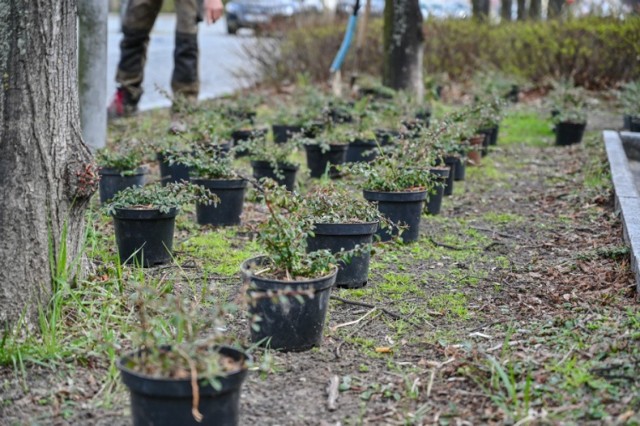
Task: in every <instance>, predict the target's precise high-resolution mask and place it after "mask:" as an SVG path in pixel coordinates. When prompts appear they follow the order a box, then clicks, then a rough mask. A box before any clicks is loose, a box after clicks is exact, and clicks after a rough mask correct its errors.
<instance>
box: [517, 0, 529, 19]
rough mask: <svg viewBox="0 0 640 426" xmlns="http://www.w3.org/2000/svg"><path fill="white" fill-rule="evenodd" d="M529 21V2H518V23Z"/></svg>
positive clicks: (520, 0)
mask: <svg viewBox="0 0 640 426" xmlns="http://www.w3.org/2000/svg"><path fill="white" fill-rule="evenodd" d="M525 19H527V2H526V0H518V21H524V20H525Z"/></svg>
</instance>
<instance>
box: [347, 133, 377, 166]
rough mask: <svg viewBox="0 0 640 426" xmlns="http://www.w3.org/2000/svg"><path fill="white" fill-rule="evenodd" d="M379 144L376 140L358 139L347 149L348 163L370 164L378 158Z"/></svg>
mask: <svg viewBox="0 0 640 426" xmlns="http://www.w3.org/2000/svg"><path fill="white" fill-rule="evenodd" d="M377 148H378V144H377V143H376V141H375V140H362V139H356V140H355V141H353V142H351V143H350V144H349V147H348V149H347V160H346V161H347V163H360V162H366V163H369V162H371V161H373V160H375V158H376V157H377V156H378V149H377Z"/></svg>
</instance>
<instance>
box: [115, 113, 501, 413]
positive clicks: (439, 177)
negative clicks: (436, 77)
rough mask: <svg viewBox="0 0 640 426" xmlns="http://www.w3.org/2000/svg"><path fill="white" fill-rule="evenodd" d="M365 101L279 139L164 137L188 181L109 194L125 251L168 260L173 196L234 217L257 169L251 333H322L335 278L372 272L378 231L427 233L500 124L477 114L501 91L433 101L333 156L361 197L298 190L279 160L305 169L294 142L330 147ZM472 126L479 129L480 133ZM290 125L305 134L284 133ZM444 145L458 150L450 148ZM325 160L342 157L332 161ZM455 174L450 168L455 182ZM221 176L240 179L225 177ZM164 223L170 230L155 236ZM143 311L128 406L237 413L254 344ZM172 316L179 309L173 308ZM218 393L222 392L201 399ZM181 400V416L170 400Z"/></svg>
mask: <svg viewBox="0 0 640 426" xmlns="http://www.w3.org/2000/svg"><path fill="white" fill-rule="evenodd" d="M362 105H367V106H366V107H362ZM359 108H362V109H361V110H360V111H368V110H369V109H370V108H371V105H370V104H368V101H367V102H364V101H363V102H362V104H357V103H354V105H353V106H351V108H348V107H346V108H344V107H343V108H341V109H336V110H335V111H334V113H333V115H335V116H336V117H339V119H338V120H332V121H331V123H329V122H327V121H323V122H321V124H322V125H323V126H324V129H323V130H322V132H318V131H317V130H316V131H315V133H313V134H312V133H311V132H306V131H305V130H306V129H308V128H309V127H305V126H302V128H301V129H302V131H291V132H290V134H287V138H286V139H287V140H286V141H282V142H281V143H278V142H277V141H276V140H273V139H270V140H269V139H267V138H266V137H265V135H264V134H256V132H252V134H251V135H250V136H249V137H248V138H246V140H244V141H240V142H239V143H238V145H237V148H229V150H221V149H219V145H220V144H219V143H216V144H213V147H212V144H211V143H208V144H198V145H197V146H192V145H189V146H188V148H187V149H177V150H173V151H171V152H170V151H165V152H164V153H163V154H164V156H163V158H162V160H164V161H166V162H167V163H168V164H169V165H173V164H180V165H182V166H184V167H185V168H186V169H187V170H188V172H189V176H190V178H191V179H190V182H186V180H185V181H183V182H181V183H165V184H164V185H162V184H152V185H147V186H133V187H130V188H127V189H124V190H121V191H119V192H117V193H115V194H112V195H111V196H110V197H105V198H104V201H105V203H106V207H105V208H106V209H107V212H108V213H109V214H111V215H112V216H113V218H114V225H115V228H116V232H117V233H119V232H120V231H123V230H124V231H123V232H122V233H121V235H120V236H119V237H118V234H117V236H116V240H117V243H118V248H119V254H120V258H121V260H122V261H123V262H137V263H139V264H141V265H145V266H151V265H154V264H157V263H162V262H166V261H169V259H170V257H171V247H172V241H173V238H172V236H171V238H170V239H169V238H168V235H169V233H171V234H172V233H173V220H175V214H176V213H177V209H178V208H179V207H180V206H183V205H186V204H192V203H196V204H197V207H196V209H197V212H198V220H199V221H200V219H201V216H203V217H204V216H205V212H206V211H207V210H209V211H210V212H211V214H212V215H213V216H214V217H216V218H220V217H222V216H225V215H227V213H228V215H229V217H231V216H232V217H233V220H226V219H225V220H221V221H220V222H213V223H215V224H219V225H228V224H236V223H238V221H239V211H241V210H242V208H241V207H240V208H239V210H238V209H237V208H235V207H232V205H238V204H239V205H240V206H241V204H242V203H241V202H239V201H238V200H242V199H243V198H244V191H245V189H246V186H247V181H251V182H252V183H253V185H254V186H255V188H256V191H257V193H258V194H259V199H260V201H261V202H263V203H264V205H265V206H266V207H267V209H268V211H269V215H268V219H267V220H266V221H265V222H264V223H263V224H262V225H261V227H260V229H259V232H258V233H257V234H256V235H257V240H258V242H259V243H260V245H261V246H262V248H263V250H264V255H263V256H260V257H257V258H254V259H247V260H246V261H245V262H244V263H243V264H242V265H241V267H240V269H241V273H242V276H243V281H244V283H245V287H246V289H245V290H246V291H245V293H246V295H247V311H248V314H249V316H250V318H251V324H252V326H251V339H252V341H253V342H254V343H256V344H261V345H267V346H270V347H272V348H274V349H279V350H285V351H300V350H307V349H309V348H311V347H314V346H318V345H319V344H320V343H321V339H322V331H323V327H324V322H325V317H326V313H327V308H328V301H329V297H330V293H331V289H332V288H333V287H334V285H338V286H341V287H346V288H357V287H362V286H363V285H366V283H367V281H368V269H369V258H370V252H371V244H372V243H373V242H374V241H375V240H380V241H388V240H391V239H394V238H401V239H402V240H403V241H404V242H406V243H409V242H411V241H415V240H416V239H417V238H418V236H419V224H420V218H421V216H422V214H423V210H424V205H425V201H427V200H428V201H429V204H431V206H430V207H428V209H436V206H434V205H433V202H434V200H437V198H438V197H437V195H438V194H441V195H444V193H445V191H452V183H453V178H455V175H456V173H455V166H456V165H457V164H458V163H459V164H461V165H462V166H466V163H467V158H466V156H467V155H469V159H468V161H469V164H472V165H473V164H478V163H479V162H480V160H481V156H482V147H483V145H488V144H490V143H491V135H492V134H493V131H489V132H487V133H484V134H483V133H481V132H479V131H480V130H484V129H483V128H482V126H483V125H488V124H497V123H488V122H487V121H483V119H482V118H481V117H483V114H486V116H487V117H488V116H491V117H495V115H493V114H488V113H486V110H487V108H494V109H495V111H498V110H499V103H498V102H496V104H495V105H475V106H474V107H471V108H469V109H467V110H465V111H464V112H463V113H457V114H452V115H450V116H448V117H446V118H445V119H443V120H441V121H434V122H433V123H430V117H429V116H428V115H426V114H422V115H420V114H415V117H413V116H412V117H411V118H409V119H408V120H405V121H406V122H405V123H403V125H402V128H401V129H400V130H397V129H390V131H388V133H387V134H386V135H391V137H390V138H389V139H388V140H387V141H386V143H384V142H383V141H382V139H383V137H384V136H385V135H381V134H380V133H378V134H377V135H376V134H375V132H372V134H373V136H374V138H375V139H373V140H375V142H374V143H375V145H372V147H375V149H376V152H375V155H373V156H371V157H370V158H364V160H365V161H356V162H352V163H343V164H342V165H340V164H338V162H336V163H331V162H330V161H328V162H327V163H326V165H325V167H324V168H322V172H323V173H321V174H325V173H326V174H328V175H329V176H331V175H332V172H331V171H332V170H333V173H335V174H333V176H335V177H337V176H342V177H344V178H345V180H346V181H349V182H353V183H355V184H357V185H358V186H359V187H360V189H361V190H362V195H363V196H362V198H360V197H354V196H353V194H352V193H351V192H348V191H346V190H344V189H340V188H339V187H338V186H336V185H332V184H330V185H329V186H317V187H316V188H314V189H312V190H310V191H308V192H306V193H305V194H302V193H298V192H295V191H291V189H294V185H293V184H291V185H288V183H289V181H286V180H284V172H285V171H286V169H285V168H286V167H288V166H294V167H296V170H297V165H295V164H291V163H290V162H289V161H290V158H291V157H290V154H291V152H292V150H294V149H296V148H300V147H301V146H304V147H308V146H311V145H313V146H316V147H318V150H319V151H320V153H321V154H322V151H323V149H324V150H325V152H330V150H331V148H330V145H331V142H332V141H333V140H334V139H333V138H334V137H336V128H335V127H336V126H335V125H336V124H337V123H334V121H349V120H348V115H347V114H349V115H350V116H351V123H352V125H354V117H355V125H354V126H353V127H352V128H351V129H350V130H351V131H354V133H355V134H357V132H361V131H366V130H367V129H368V128H370V126H371V125H372V124H370V123H373V121H367V120H370V118H369V117H368V116H367V115H366V114H364V113H357V111H359ZM495 111H494V112H495ZM354 112H356V113H354ZM485 118H486V117H485ZM364 122H367V124H362V123H364ZM343 124H344V123H343ZM429 124H431V125H429ZM360 125H361V126H362V127H361V128H358V126H360ZM317 127H322V126H317ZM399 127H400V126H399ZM387 130H389V129H387ZM273 133H274V135H275V132H273ZM496 133H497V132H496ZM476 134H479V135H480V136H477V137H474V136H475V135H476ZM290 135H297V136H295V137H293V138H289V137H288V136H290ZM487 135H488V136H487ZM178 137H179V136H178ZM274 139H275V138H274ZM327 146H329V149H327V148H326V147H327ZM236 151H238V152H240V153H241V152H242V151H245V152H248V155H249V156H250V158H251V161H252V164H254V176H256V175H257V177H259V178H260V179H255V178H249V177H246V176H243V175H242V173H240V172H237V171H235V170H234V168H233V165H234V162H233V154H235V153H236ZM308 152H309V151H307V153H308ZM367 154H368V153H367ZM448 157H450V158H451V159H453V160H447V158H448ZM307 158H309V157H307ZM260 160H262V161H263V162H264V164H263V170H265V172H264V173H263V174H262V175H261V174H260V173H259V172H256V169H258V170H259V169H260V168H259V167H258V168H256V167H255V163H257V162H258V161H260ZM132 163H133V162H131V163H128V164H127V166H132ZM330 164H332V165H333V166H335V167H334V168H333V169H331V168H330V166H328V165H330ZM136 167H137V166H136ZM459 177H460V176H459ZM462 177H464V176H462ZM270 178H275V180H273V179H270ZM447 179H451V180H450V182H449V189H447V182H448V181H447ZM222 181H236V182H237V184H235V186H236V187H234V188H230V187H229V185H227V184H221V182H222ZM211 182H213V183H211ZM231 189H234V190H238V193H237V194H236V195H235V196H234V197H230V196H229V197H228V196H227V195H226V194H225V192H224V191H230V190H231ZM109 200H110V201H109ZM236 203H237V204H236ZM221 209H222V210H221ZM437 209H438V210H439V206H438V207H437ZM223 210H224V214H223ZM143 211H145V212H146V211H149V212H152V213H150V216H151V217H146V216H145V218H144V219H143V220H141V221H140V222H139V223H136V224H134V222H136V220H137V219H138V218H140V217H141V216H143V213H142V212H143ZM231 211H233V214H232V213H231ZM432 212H433V211H432ZM154 220H157V221H158V222H162V229H160V228H158V230H154V231H152V234H153V235H152V236H151V237H144V238H139V239H137V240H135V239H133V240H130V241H129V242H130V245H129V246H127V247H128V248H126V247H125V246H124V242H125V240H126V239H127V238H129V237H131V236H133V235H136V234H137V233H138V232H141V231H143V230H145V229H150V228H151V226H150V225H151V222H153V221H154ZM210 223H211V222H210ZM158 226H160V225H158ZM161 235H165V236H167V239H166V240H163V241H156V240H155V238H159V237H160V236H161ZM154 243H156V244H157V247H160V248H161V250H160V253H156V252H154V251H153V250H152V249H151V245H152V244H154ZM163 256H164V257H163ZM172 302H174V304H176V305H177V306H178V307H179V308H180V309H181V310H180V309H179V312H183V313H184V315H185V316H186V315H187V313H186V310H185V309H184V308H185V307H184V305H180V303H181V302H180V301H179V300H177V299H172ZM137 311H138V313H139V314H140V315H142V316H141V319H140V321H141V323H142V324H143V329H144V330H145V333H143V335H144V336H147V340H143V343H141V344H140V346H137V347H140V348H141V349H140V351H138V352H136V353H134V354H130V355H128V356H125V357H124V358H123V359H122V360H121V362H120V365H119V367H120V369H121V371H122V375H123V380H124V381H125V384H127V386H129V387H130V389H131V394H132V412H133V415H134V417H135V418H139V419H138V420H134V422H135V423H136V424H148V423H149V422H152V423H153V424H162V420H164V422H165V423H164V424H167V423H166V422H169V424H197V422H198V421H200V420H202V419H203V418H204V419H216V421H219V422H220V424H237V422H238V415H237V411H238V409H237V407H238V401H239V389H240V385H241V383H242V380H243V379H244V376H245V375H246V368H247V363H248V362H249V361H250V359H249V357H248V356H247V355H245V354H243V353H242V352H238V351H236V350H233V349H230V348H227V347H225V346H224V345H222V344H221V343H220V342H221V340H220V339H215V338H206V339H204V340H199V339H198V338H196V335H197V334H198V333H196V332H195V331H194V330H195V328H194V327H191V328H190V329H189V330H190V332H189V333H182V334H181V336H182V341H181V340H180V339H176V338H175V337H176V336H170V337H171V338H174V339H175V340H171V338H168V339H156V340H153V339H149V336H153V335H157V334H154V332H155V331H154V330H155V328H154V326H153V324H151V322H152V321H150V320H149V318H148V317H147V316H146V315H145V312H147V311H146V310H145V309H144V306H138V310H137ZM172 318H174V319H175V320H176V321H178V320H180V318H176V316H175V315H173V316H172ZM185 323H188V321H182V322H180V324H181V326H183V325H184V324H185ZM210 326H211V325H209V327H210ZM159 329H163V327H159ZM180 330H182V329H180ZM208 330H209V331H211V330H210V329H208ZM213 334H215V333H213ZM185 335H186V336H187V337H186V338H185V337H184V336H185ZM165 337H166V336H165ZM214 337H215V336H214ZM222 340H224V339H222ZM148 381H150V382H148ZM149 383H150V384H149ZM168 388H173V389H172V390H169V389H168ZM174 390H176V392H174ZM174 393H177V399H178V400H179V402H177V403H176V404H175V405H174V404H173V403H169V400H168V399H166V398H167V397H168V396H169V394H174ZM158 396H161V397H162V398H163V405H162V406H157V404H156V405H153V404H154V402H155V401H157V397H158ZM215 400H218V403H214V404H212V405H211V406H210V405H209V404H205V402H207V403H208V402H212V401H215ZM189 408H191V409H190V410H189ZM174 409H175V410H177V411H179V412H180V415H181V417H175V415H174V414H172V412H173V411H174ZM194 422H196V423H194ZM216 424H218V423H216Z"/></svg>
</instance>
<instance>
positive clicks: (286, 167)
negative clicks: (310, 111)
mask: <svg viewBox="0 0 640 426" xmlns="http://www.w3.org/2000/svg"><path fill="white" fill-rule="evenodd" d="M297 148H298V144H297V142H296V141H295V140H293V139H291V140H289V141H287V142H285V143H281V144H276V143H273V142H270V141H268V140H267V138H266V137H256V138H253V139H250V140H248V141H245V142H243V143H241V144H240V146H239V147H238V150H240V151H245V150H246V151H248V152H250V159H251V167H252V168H253V177H254V178H256V179H258V180H260V179H263V178H269V179H272V180H274V181H276V182H277V183H278V184H279V185H284V186H285V187H286V188H287V190H289V191H293V190H294V187H295V182H296V173H297V172H298V169H299V168H300V167H299V166H298V165H297V164H295V162H294V161H293V159H292V157H293V154H294V153H295V152H296V151H297Z"/></svg>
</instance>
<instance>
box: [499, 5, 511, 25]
mask: <svg viewBox="0 0 640 426" xmlns="http://www.w3.org/2000/svg"><path fill="white" fill-rule="evenodd" d="M512 7H513V0H502V2H501V3H500V17H501V18H502V22H509V21H511V8H512Z"/></svg>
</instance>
